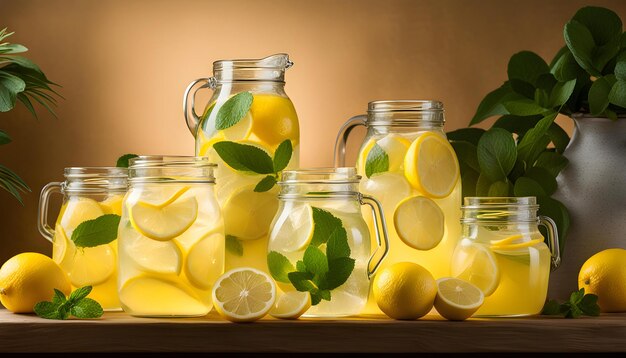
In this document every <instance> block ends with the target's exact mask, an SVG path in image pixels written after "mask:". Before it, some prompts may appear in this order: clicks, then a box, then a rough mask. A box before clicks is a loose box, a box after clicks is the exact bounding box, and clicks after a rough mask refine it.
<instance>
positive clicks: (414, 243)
mask: <svg viewBox="0 0 626 358" xmlns="http://www.w3.org/2000/svg"><path fill="white" fill-rule="evenodd" d="M393 223H394V226H395V228H396V232H397V233H398V237H400V239H401V240H402V241H403V242H404V243H405V244H407V245H409V246H410V247H412V248H414V249H417V250H430V249H432V248H434V247H436V246H437V245H439V243H440V242H441V239H443V234H444V232H445V226H444V223H445V217H444V215H443V211H441V208H440V207H439V205H437V203H435V202H434V201H433V200H432V199H429V198H427V197H425V196H412V197H409V198H406V199H404V200H402V201H401V202H400V203H399V204H398V206H397V207H396V210H395V211H394V213H393Z"/></svg>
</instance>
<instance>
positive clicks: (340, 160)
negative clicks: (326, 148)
mask: <svg viewBox="0 0 626 358" xmlns="http://www.w3.org/2000/svg"><path fill="white" fill-rule="evenodd" d="M366 121H367V116H366V115H364V114H361V115H358V116H354V117H352V118H350V119H348V121H347V122H346V123H344V124H343V126H342V127H341V129H339V133H338V134H337V139H336V140H335V167H344V166H346V143H347V142H348V136H350V132H352V130H353V129H354V128H355V127H356V126H363V127H365V125H366V124H365V123H366Z"/></svg>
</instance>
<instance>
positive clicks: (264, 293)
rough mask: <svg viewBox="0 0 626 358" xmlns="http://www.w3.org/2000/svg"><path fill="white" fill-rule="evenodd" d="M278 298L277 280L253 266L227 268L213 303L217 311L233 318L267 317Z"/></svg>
mask: <svg viewBox="0 0 626 358" xmlns="http://www.w3.org/2000/svg"><path fill="white" fill-rule="evenodd" d="M275 300H276V285H275V284H274V280H272V278H271V277H269V276H268V275H267V274H266V273H265V272H263V271H259V270H257V269H253V268H250V267H242V268H237V269H233V270H230V271H228V272H226V273H225V274H223V275H222V276H221V277H220V278H219V279H218V280H217V282H215V286H214V287H213V304H214V305H215V309H216V310H217V313H219V314H220V315H221V316H222V317H224V318H226V319H227V320H229V321H233V322H251V321H256V320H258V319H261V318H263V316H265V315H266V314H267V313H268V312H269V311H270V309H271V308H272V306H273V305H274V301H275Z"/></svg>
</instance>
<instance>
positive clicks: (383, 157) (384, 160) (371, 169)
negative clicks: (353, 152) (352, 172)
mask: <svg viewBox="0 0 626 358" xmlns="http://www.w3.org/2000/svg"><path fill="white" fill-rule="evenodd" d="M388 170H389V155H388V154H387V153H386V152H385V150H384V149H383V148H382V147H381V146H379V145H378V144H374V146H373V147H372V149H371V150H370V151H369V153H367V158H366V159H365V175H366V176H367V177H368V178H370V177H371V176H372V175H374V174H376V173H384V172H386V171H388Z"/></svg>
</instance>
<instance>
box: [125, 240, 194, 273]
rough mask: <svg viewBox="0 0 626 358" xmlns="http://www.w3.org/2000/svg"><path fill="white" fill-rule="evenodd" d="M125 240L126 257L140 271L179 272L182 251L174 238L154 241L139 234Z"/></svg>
mask: <svg viewBox="0 0 626 358" xmlns="http://www.w3.org/2000/svg"><path fill="white" fill-rule="evenodd" d="M135 235H136V236H135V237H134V238H133V239H132V240H127V241H126V245H125V247H126V251H127V252H128V255H127V256H128V257H130V258H131V260H133V261H134V263H135V264H136V265H137V267H138V268H139V269H140V270H142V271H147V272H154V273H161V274H174V275H178V274H180V271H181V267H182V262H183V253H182V251H181V249H180V248H179V247H178V244H177V243H176V241H174V240H169V241H156V240H151V239H149V238H147V237H143V236H141V235H139V234H135Z"/></svg>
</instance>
